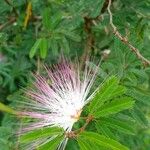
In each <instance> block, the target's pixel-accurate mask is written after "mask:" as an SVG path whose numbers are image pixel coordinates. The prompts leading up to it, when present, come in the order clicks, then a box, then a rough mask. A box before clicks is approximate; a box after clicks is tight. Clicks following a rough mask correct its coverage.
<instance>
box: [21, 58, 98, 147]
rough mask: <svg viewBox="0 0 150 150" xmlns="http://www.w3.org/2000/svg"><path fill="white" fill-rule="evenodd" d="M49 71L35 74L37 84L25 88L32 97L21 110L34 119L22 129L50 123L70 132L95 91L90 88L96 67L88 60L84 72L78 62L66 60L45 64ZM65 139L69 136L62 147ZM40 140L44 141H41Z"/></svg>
mask: <svg viewBox="0 0 150 150" xmlns="http://www.w3.org/2000/svg"><path fill="white" fill-rule="evenodd" d="M45 68H46V67H45ZM97 68H98V67H97ZM46 72H47V74H48V75H47V77H44V76H40V75H35V79H36V80H35V82H34V83H33V86H34V87H32V88H30V90H27V91H26V94H27V97H28V99H29V100H30V101H29V102H28V103H26V105H24V109H25V110H26V111H23V112H21V113H20V114H21V115H23V116H28V117H30V118H33V119H34V121H32V122H31V123H30V122H29V124H28V125H27V126H25V127H24V128H22V132H26V131H32V130H34V129H39V128H43V127H48V126H49V127H54V126H57V127H61V128H63V129H64V130H65V131H66V132H70V131H71V130H72V127H73V124H74V123H75V122H76V121H78V120H79V117H80V114H81V112H82V110H83V107H84V106H85V105H86V104H87V103H89V101H90V100H91V99H92V97H93V96H94V94H95V92H96V91H94V92H91V87H92V85H93V83H94V81H95V78H96V73H97V69H95V70H94V71H93V69H92V68H90V67H88V65H87V64H86V65H85V67H84V71H83V72H82V71H81V70H80V66H79V64H78V63H76V64H75V65H74V64H72V63H71V62H69V61H67V60H63V61H62V62H61V63H59V64H57V65H55V66H53V67H51V68H46ZM44 142H45V141H44ZM44 142H43V143H44ZM66 142H67V139H65V143H63V149H64V147H65V145H66ZM37 143H38V142H37ZM39 143H40V144H42V143H41V141H40V142H39ZM32 147H33V146H32ZM60 147H62V146H60ZM30 149H32V148H31V147H30ZM33 149H34V148H33Z"/></svg>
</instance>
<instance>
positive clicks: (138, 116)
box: [131, 105, 148, 127]
mask: <svg viewBox="0 0 150 150" xmlns="http://www.w3.org/2000/svg"><path fill="white" fill-rule="evenodd" d="M131 115H132V117H133V118H134V119H135V120H136V122H137V123H138V124H139V125H141V126H143V127H147V126H148V120H147V119H146V117H145V114H144V113H143V112H142V111H141V109H140V108H139V107H138V106H137V105H135V108H134V109H133V110H131Z"/></svg>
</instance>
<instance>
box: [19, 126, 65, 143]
mask: <svg viewBox="0 0 150 150" xmlns="http://www.w3.org/2000/svg"><path fill="white" fill-rule="evenodd" d="M60 134H63V130H62V129H61V128H58V127H43V129H36V130H33V131H31V132H27V133H25V134H23V135H22V136H21V137H20V142H21V143H28V142H32V141H34V140H37V139H38V138H44V137H51V136H54V135H60Z"/></svg>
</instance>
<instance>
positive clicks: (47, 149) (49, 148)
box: [37, 135, 64, 150]
mask: <svg viewBox="0 0 150 150" xmlns="http://www.w3.org/2000/svg"><path fill="white" fill-rule="evenodd" d="M63 138H64V136H63V135H61V136H57V137H55V138H54V139H53V140H50V141H49V142H47V143H46V144H43V145H41V146H39V147H38V148H37V149H38V150H56V149H57V147H58V145H59V144H60V142H61V141H62V140H63Z"/></svg>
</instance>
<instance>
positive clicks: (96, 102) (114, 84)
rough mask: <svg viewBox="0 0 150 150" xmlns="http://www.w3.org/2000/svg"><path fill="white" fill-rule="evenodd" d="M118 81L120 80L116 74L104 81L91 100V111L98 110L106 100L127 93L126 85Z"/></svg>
mask: <svg viewBox="0 0 150 150" xmlns="http://www.w3.org/2000/svg"><path fill="white" fill-rule="evenodd" d="M118 83H119V80H118V79H117V78H116V77H115V76H111V77H109V78H108V79H107V80H106V81H105V82H104V83H103V85H102V86H101V87H100V88H99V89H98V91H97V93H96V95H95V96H94V98H93V99H92V101H91V105H90V111H91V112H94V111H97V109H98V107H100V106H102V105H103V104H104V102H106V101H108V100H110V99H112V98H113V97H116V96H119V95H122V94H124V93H125V91H126V89H125V87H123V86H120V85H118Z"/></svg>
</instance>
